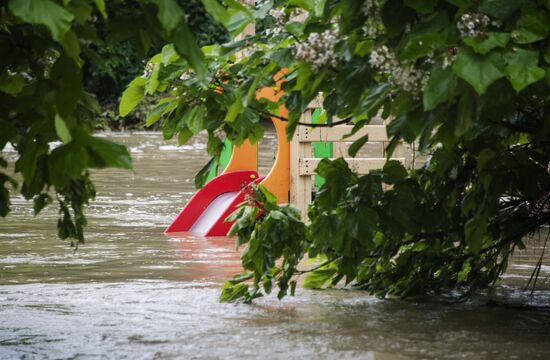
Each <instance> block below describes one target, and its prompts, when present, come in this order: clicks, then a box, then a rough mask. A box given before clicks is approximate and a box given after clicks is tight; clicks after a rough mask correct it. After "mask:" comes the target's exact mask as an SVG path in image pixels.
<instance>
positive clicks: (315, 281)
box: [303, 268, 338, 289]
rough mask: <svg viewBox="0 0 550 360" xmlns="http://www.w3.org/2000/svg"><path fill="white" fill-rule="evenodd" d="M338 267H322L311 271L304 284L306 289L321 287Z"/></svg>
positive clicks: (334, 273)
mask: <svg viewBox="0 0 550 360" xmlns="http://www.w3.org/2000/svg"><path fill="white" fill-rule="evenodd" d="M337 271H338V270H337V269H336V268H322V269H318V270H315V271H313V272H311V273H309V274H308V275H307V276H306V278H305V280H304V284H303V286H304V287H305V288H306V289H320V288H322V287H323V285H325V284H327V283H328V282H329V281H330V280H331V279H332V278H333V277H334V275H336V273H337Z"/></svg>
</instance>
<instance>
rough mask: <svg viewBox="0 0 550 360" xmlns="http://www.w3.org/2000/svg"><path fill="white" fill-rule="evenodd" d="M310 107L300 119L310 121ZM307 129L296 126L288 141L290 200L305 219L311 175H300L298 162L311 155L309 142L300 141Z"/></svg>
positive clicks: (309, 194)
mask: <svg viewBox="0 0 550 360" xmlns="http://www.w3.org/2000/svg"><path fill="white" fill-rule="evenodd" d="M311 112H312V110H311V109H307V110H306V111H305V112H304V113H303V114H302V116H301V118H300V121H301V122H306V123H310V122H311ZM304 131H306V132H307V131H308V129H307V128H303V127H298V128H297V129H296V134H295V135H294V137H293V139H292V142H291V143H290V202H291V203H292V204H294V205H295V206H296V207H297V208H298V209H299V210H300V214H301V215H302V219H303V220H306V219H307V207H308V205H309V204H310V203H311V191H312V189H313V186H312V177H311V176H300V165H301V164H300V162H301V159H303V158H309V157H311V156H312V146H311V142H300V140H299V138H300V134H301V133H302V132H304Z"/></svg>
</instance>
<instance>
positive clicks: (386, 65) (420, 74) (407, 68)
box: [369, 45, 429, 96]
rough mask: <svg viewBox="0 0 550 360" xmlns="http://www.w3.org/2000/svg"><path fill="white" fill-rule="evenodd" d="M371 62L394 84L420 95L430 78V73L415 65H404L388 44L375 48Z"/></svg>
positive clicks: (371, 55) (414, 94)
mask: <svg viewBox="0 0 550 360" xmlns="http://www.w3.org/2000/svg"><path fill="white" fill-rule="evenodd" d="M369 64H370V65H371V66H372V67H373V68H376V69H378V70H380V71H381V72H382V73H383V74H384V75H385V76H386V77H387V78H388V80H389V81H390V83H391V84H392V86H394V87H396V88H399V89H401V90H404V91H407V92H410V93H411V94H413V96H419V95H420V93H421V92H422V90H423V89H424V87H425V86H426V83H427V82H428V79H429V74H428V73H427V72H425V71H423V70H421V69H418V68H416V67H415V66H414V65H403V64H400V62H399V61H398V60H397V58H396V57H395V55H394V54H393V52H391V51H390V49H388V47H387V46H386V45H382V46H381V47H380V48H378V49H376V50H373V51H372V52H371V54H370V59H369Z"/></svg>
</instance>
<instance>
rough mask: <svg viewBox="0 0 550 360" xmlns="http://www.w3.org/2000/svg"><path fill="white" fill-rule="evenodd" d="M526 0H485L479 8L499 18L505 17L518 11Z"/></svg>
mask: <svg viewBox="0 0 550 360" xmlns="http://www.w3.org/2000/svg"><path fill="white" fill-rule="evenodd" d="M523 3H524V0H483V1H482V2H481V4H480V5H479V8H478V10H479V11H480V12H482V13H485V14H487V15H491V16H493V17H496V18H499V19H505V18H507V17H509V16H511V15H512V14H513V13H514V12H516V11H517V10H518V9H519V8H520V7H521V5H523Z"/></svg>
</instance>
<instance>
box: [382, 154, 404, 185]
mask: <svg viewBox="0 0 550 360" xmlns="http://www.w3.org/2000/svg"><path fill="white" fill-rule="evenodd" d="M382 172H383V173H384V181H386V182H387V183H389V184H395V183H398V182H400V181H403V180H405V179H406V178H407V175H408V172H407V169H405V167H404V166H403V164H401V162H399V161H397V160H388V161H386V164H385V165H384V168H383V169H382Z"/></svg>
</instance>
